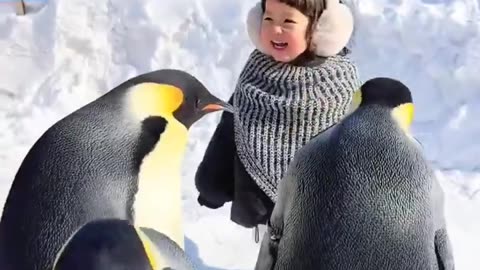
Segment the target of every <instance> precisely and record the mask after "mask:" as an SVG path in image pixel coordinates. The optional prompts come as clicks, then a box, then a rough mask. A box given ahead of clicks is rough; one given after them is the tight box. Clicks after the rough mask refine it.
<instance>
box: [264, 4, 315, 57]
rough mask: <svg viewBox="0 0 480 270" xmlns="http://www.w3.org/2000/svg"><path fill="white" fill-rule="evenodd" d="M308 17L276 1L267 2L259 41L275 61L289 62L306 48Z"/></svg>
mask: <svg viewBox="0 0 480 270" xmlns="http://www.w3.org/2000/svg"><path fill="white" fill-rule="evenodd" d="M307 28H308V17H307V16H305V15H304V14H303V13H301V12H300V11H298V10H297V9H295V8H293V7H290V6H288V5H286V4H284V3H280V2H279V1H278V0H267V1H266V3H265V12H264V14H263V21H262V28H261V31H260V40H261V43H262V46H263V48H265V49H266V50H267V53H268V54H269V55H271V56H272V57H273V58H274V59H275V60H277V61H281V62H289V61H292V60H294V59H295V58H297V56H299V55H300V54H302V53H303V52H304V51H305V50H306V49H307V47H308V44H307V40H306V33H307Z"/></svg>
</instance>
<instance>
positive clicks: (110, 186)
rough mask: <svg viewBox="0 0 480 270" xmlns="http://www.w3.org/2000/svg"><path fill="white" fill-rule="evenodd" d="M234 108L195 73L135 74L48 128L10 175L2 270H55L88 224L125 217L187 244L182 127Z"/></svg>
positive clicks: (1, 231)
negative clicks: (75, 234) (61, 255)
mask: <svg viewBox="0 0 480 270" xmlns="http://www.w3.org/2000/svg"><path fill="white" fill-rule="evenodd" d="M222 109H223V110H227V111H230V112H233V110H232V107H231V106H230V105H229V104H228V103H226V102H224V101H221V100H220V99H218V98H217V97H215V96H213V95H212V94H211V93H209V91H208V90H207V89H206V88H205V86H204V85H203V84H202V83H201V82H200V81H199V80H197V79H196V78H195V77H193V76H192V75H190V74H188V73H186V72H184V71H180V70H172V69H164V70H158V71H154V72H150V73H146V74H143V75H140V76H137V77H134V78H132V79H130V80H127V81H126V82H124V83H122V84H120V85H118V86H117V87H115V88H114V89H112V90H111V91H109V92H108V93H106V94H105V95H103V96H101V97H99V98H98V99H96V100H94V101H92V102H90V103H89V104H87V105H85V106H83V107H82V108H80V109H78V110H76V111H74V112H73V113H71V114H70V115H68V116H66V117H65V118H63V119H61V120H59V121H58V122H57V123H55V124H54V125H53V126H51V127H50V128H49V129H48V130H47V131H46V132H45V133H44V134H43V135H42V136H41V137H40V138H39V139H38V140H37V141H36V142H35V144H34V145H33V146H32V148H31V149H30V150H29V152H28V153H27V155H26V157H25V158H24V160H23V162H22V164H21V165H20V168H19V170H18V172H17V174H16V175H15V179H14V180H13V184H12V186H11V189H10V192H9V194H8V197H7V199H6V202H5V205H4V209H3V214H2V218H1V221H0V268H1V269H3V270H9V269H12V270H13V269H22V270H37V269H41V270H43V269H51V268H52V266H53V262H54V259H55V256H56V254H57V252H58V251H59V250H60V248H61V247H62V245H63V244H64V242H65V241H66V240H67V239H68V238H69V237H70V235H72V233H73V232H75V231H76V230H78V229H79V228H80V226H83V225H84V224H86V223H87V222H89V221H92V220H96V219H104V218H118V219H126V220H128V221H130V222H132V224H133V225H135V226H136V227H147V228H151V229H154V230H156V231H158V232H161V233H164V234H165V235H167V236H168V237H169V238H170V239H172V240H173V241H175V242H176V243H177V244H178V245H179V246H180V247H181V248H183V237H184V235H183V229H182V224H181V223H182V218H181V212H182V211H181V210H182V208H181V179H180V175H181V162H182V158H183V155H184V151H185V147H186V143H187V139H188V129H189V127H190V126H191V125H192V124H194V123H195V122H196V121H197V120H199V119H200V118H201V117H202V116H203V115H205V114H207V113H209V112H214V111H218V110H222Z"/></svg>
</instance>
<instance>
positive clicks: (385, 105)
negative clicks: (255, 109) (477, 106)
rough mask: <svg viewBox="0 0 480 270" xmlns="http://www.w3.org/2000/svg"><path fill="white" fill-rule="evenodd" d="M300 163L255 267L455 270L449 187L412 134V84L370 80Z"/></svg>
mask: <svg viewBox="0 0 480 270" xmlns="http://www.w3.org/2000/svg"><path fill="white" fill-rule="evenodd" d="M353 108H354V109H353V110H352V112H351V113H350V114H348V115H346V116H345V117H344V118H343V119H342V120H341V121H340V122H338V123H337V124H336V125H334V126H332V127H330V128H329V129H327V130H326V131H325V132H323V133H321V134H319V135H317V136H316V137H314V138H313V139H312V140H311V141H310V142H308V143H307V144H306V145H305V146H304V147H302V148H301V149H300V150H299V151H298V152H297V154H296V155H295V157H294V158H293V161H292V162H291V163H290V165H289V167H288V169H287V172H286V173H285V176H284V178H283V179H282V181H280V184H279V194H278V197H277V200H276V203H275V206H274V210H273V212H272V215H271V218H270V220H269V222H268V229H267V232H266V233H265V234H264V236H263V239H262V243H261V246H260V251H259V254H258V259H257V262H256V266H255V269H256V270H263V269H269V270H271V269H282V270H289V269H292V270H293V269H303V270H310V269H322V270H345V269H349V270H380V269H382V270H383V269H388V270H405V269H411V270H427V269H428V270H440V269H442V270H452V269H454V260H453V252H452V248H451V245H450V241H449V238H448V233H447V228H446V222H445V217H444V206H443V204H444V202H443V200H444V199H443V193H442V192H443V191H442V189H441V187H440V185H439V183H438V182H437V179H436V178H435V175H434V172H433V170H432V168H431V167H430V165H429V162H428V161H427V159H426V157H425V156H424V155H423V153H422V148H421V147H420V146H419V145H418V143H417V142H416V141H415V139H414V138H413V136H412V135H411V132H410V126H411V123H412V121H413V117H414V105H413V100H412V95H411V92H410V89H409V88H408V87H407V86H406V85H405V84H403V83H402V82H400V81H398V80H396V79H393V78H385V77H376V78H372V79H369V80H368V81H366V82H365V83H364V84H363V85H362V86H361V88H360V90H359V91H357V92H356V94H355V95H354V98H353Z"/></svg>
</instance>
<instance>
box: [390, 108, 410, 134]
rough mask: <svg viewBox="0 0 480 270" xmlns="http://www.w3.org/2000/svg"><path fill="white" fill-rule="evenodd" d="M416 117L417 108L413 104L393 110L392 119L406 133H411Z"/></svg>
mask: <svg viewBox="0 0 480 270" xmlns="http://www.w3.org/2000/svg"><path fill="white" fill-rule="evenodd" d="M414 115H415V106H414V105H413V103H404V104H401V105H399V106H397V107H395V108H394V109H393V110H392V117H393V118H394V119H395V120H396V121H397V122H398V124H399V125H400V127H401V128H402V130H403V131H405V132H406V133H410V126H411V125H412V123H413V118H414Z"/></svg>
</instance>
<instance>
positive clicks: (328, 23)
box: [247, 0, 354, 57]
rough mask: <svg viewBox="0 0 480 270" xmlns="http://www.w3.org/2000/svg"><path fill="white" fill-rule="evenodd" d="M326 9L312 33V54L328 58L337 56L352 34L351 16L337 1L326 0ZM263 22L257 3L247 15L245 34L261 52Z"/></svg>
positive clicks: (259, 4)
mask: <svg viewBox="0 0 480 270" xmlns="http://www.w3.org/2000/svg"><path fill="white" fill-rule="evenodd" d="M326 2H327V3H326V4H327V6H326V9H325V10H324V11H323V13H322V15H321V16H320V18H319V19H318V22H317V25H316V26H315V27H314V30H313V33H312V44H311V46H313V48H314V52H315V54H316V55H318V56H322V57H328V56H333V55H336V54H338V53H339V52H340V51H342V49H343V48H344V47H345V46H346V45H347V44H348V41H349V40H350V37H351V36H352V33H353V25H354V21H353V14H352V12H351V11H350V9H349V8H348V7H347V6H346V5H345V4H341V3H340V2H339V0H327V1H326ZM262 20H263V11H262V6H261V3H260V2H259V3H257V4H256V5H255V6H254V7H253V8H252V9H251V10H250V11H249V12H248V15H247V33H248V36H249V37H250V40H251V41H252V43H253V45H254V46H255V47H256V48H257V49H258V50H259V51H261V52H263V53H265V50H264V49H263V48H262V46H261V42H260V28H261V25H262Z"/></svg>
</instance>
